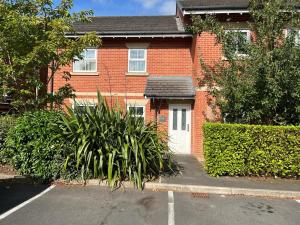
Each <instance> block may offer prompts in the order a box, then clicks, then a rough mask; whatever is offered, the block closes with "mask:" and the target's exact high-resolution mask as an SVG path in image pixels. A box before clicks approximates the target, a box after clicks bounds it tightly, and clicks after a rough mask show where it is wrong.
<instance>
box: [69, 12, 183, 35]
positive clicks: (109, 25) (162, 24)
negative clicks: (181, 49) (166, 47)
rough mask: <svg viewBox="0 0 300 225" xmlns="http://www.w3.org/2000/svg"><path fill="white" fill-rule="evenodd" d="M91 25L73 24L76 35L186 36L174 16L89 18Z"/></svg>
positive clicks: (180, 23)
mask: <svg viewBox="0 0 300 225" xmlns="http://www.w3.org/2000/svg"><path fill="white" fill-rule="evenodd" d="M91 20H92V22H91V23H79V22H78V23H75V24H74V29H75V31H76V33H85V32H92V31H94V32H97V33H98V34H104V35H109V34H186V32H185V30H184V27H183V24H182V22H181V20H180V19H179V18H177V17H176V16H108V17H91Z"/></svg>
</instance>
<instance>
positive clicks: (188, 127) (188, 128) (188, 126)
mask: <svg viewBox="0 0 300 225" xmlns="http://www.w3.org/2000/svg"><path fill="white" fill-rule="evenodd" d="M187 131H188V132H189V131H190V125H189V124H188V125H187Z"/></svg>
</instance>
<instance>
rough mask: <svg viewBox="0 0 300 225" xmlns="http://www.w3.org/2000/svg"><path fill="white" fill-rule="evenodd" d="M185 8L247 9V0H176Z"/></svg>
mask: <svg viewBox="0 0 300 225" xmlns="http://www.w3.org/2000/svg"><path fill="white" fill-rule="evenodd" d="M177 3H178V5H179V7H180V8H181V9H185V10H209V9H248V7H249V0H178V1H177Z"/></svg>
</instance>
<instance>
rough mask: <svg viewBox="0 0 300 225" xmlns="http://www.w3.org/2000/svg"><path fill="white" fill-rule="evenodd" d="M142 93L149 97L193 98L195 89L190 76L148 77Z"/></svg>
mask: <svg viewBox="0 0 300 225" xmlns="http://www.w3.org/2000/svg"><path fill="white" fill-rule="evenodd" d="M144 95H145V96H146V97H149V98H167V99H170V98H175V99H181V98H183V99H194V98H195V89H194V86H193V81H192V78H191V77H187V76H163V77H149V78H148V79H147V84H146V88H145V94H144Z"/></svg>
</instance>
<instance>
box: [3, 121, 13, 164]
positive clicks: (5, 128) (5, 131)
mask: <svg viewBox="0 0 300 225" xmlns="http://www.w3.org/2000/svg"><path fill="white" fill-rule="evenodd" d="M15 123H16V117H14V116H0V163H4V161H5V160H4V158H3V156H2V150H3V147H4V143H5V140H6V137H7V134H8V131H9V129H10V128H12V127H13V126H14V125H15Z"/></svg>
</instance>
